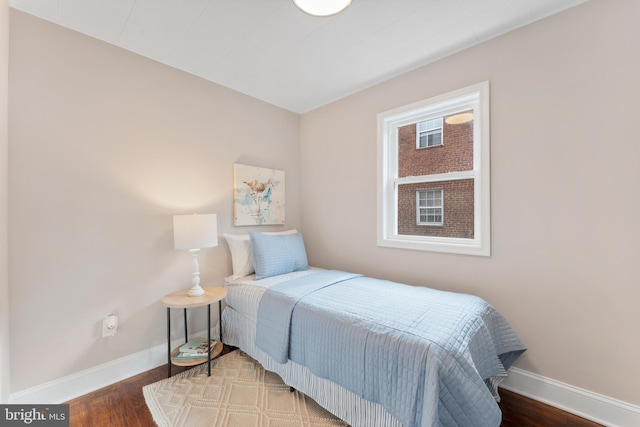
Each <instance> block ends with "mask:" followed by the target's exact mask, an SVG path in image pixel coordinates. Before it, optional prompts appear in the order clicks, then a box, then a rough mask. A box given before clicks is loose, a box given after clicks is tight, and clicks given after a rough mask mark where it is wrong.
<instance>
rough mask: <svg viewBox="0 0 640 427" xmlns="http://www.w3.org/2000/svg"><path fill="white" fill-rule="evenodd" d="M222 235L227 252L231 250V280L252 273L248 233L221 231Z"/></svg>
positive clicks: (251, 256) (251, 252) (251, 255)
mask: <svg viewBox="0 0 640 427" xmlns="http://www.w3.org/2000/svg"><path fill="white" fill-rule="evenodd" d="M297 232H298V230H296V229H293V230H287V231H272V232H264V233H263V234H295V233H297ZM222 237H224V238H225V240H226V241H227V245H229V252H231V265H232V268H233V275H232V276H231V280H232V281H235V280H238V279H239V278H241V277H244V276H248V275H249V274H251V273H253V272H254V271H255V270H254V268H253V251H252V250H251V239H250V238H249V235H248V234H229V233H223V234H222Z"/></svg>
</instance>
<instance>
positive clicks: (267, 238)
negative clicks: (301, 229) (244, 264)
mask: <svg viewBox="0 0 640 427" xmlns="http://www.w3.org/2000/svg"><path fill="white" fill-rule="evenodd" d="M249 238H250V239H251V246H252V249H253V266H254V268H255V270H256V280H260V279H264V278H265V277H271V276H277V275H278V274H286V273H291V272H293V271H301V270H306V269H308V268H309V263H308V261H307V252H306V250H305V248H304V241H303V240H302V234H300V233H294V234H275V235H274V234H272V235H268V234H262V233H249Z"/></svg>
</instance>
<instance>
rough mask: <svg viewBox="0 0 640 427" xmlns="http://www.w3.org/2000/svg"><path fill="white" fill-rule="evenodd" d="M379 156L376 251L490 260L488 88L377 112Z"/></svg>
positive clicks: (479, 85)
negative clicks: (393, 249) (429, 252)
mask: <svg viewBox="0 0 640 427" xmlns="http://www.w3.org/2000/svg"><path fill="white" fill-rule="evenodd" d="M425 148H428V149H425ZM378 158H379V165H378V169H379V170H378V245H379V246H387V247H396V248H404V249H418V250H432V251H439V252H452V253H464V254H473V255H487V256H488V255H490V240H489V239H490V223H489V219H490V206H489V202H490V194H489V190H490V186H489V178H490V174H489V162H490V159H489V82H484V83H480V84H477V85H474V86H471V87H468V88H464V89H461V90H458V91H454V92H451V93H447V94H444V95H441V96H437V97H434V98H430V99H427V100H424V101H420V102H417V103H415V104H412V105H408V106H405V107H400V108H397V109H395V110H392V111H388V112H385V113H381V114H379V115H378Z"/></svg>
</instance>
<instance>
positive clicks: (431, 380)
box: [256, 270, 526, 427]
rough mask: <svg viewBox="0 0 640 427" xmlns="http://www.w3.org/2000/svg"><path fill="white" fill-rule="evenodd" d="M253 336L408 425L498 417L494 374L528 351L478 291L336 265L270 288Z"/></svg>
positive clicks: (486, 421) (483, 422)
mask: <svg viewBox="0 0 640 427" xmlns="http://www.w3.org/2000/svg"><path fill="white" fill-rule="evenodd" d="M256 345H257V346H258V347H259V348H261V349H262V350H264V351H265V352H267V353H268V354H269V355H270V356H271V357H273V358H274V359H275V360H277V361H278V362H280V363H285V362H286V361H287V360H289V359H290V360H292V361H294V362H296V363H298V364H301V365H304V366H306V367H307V368H308V369H309V370H310V371H311V372H313V373H314V374H316V375H318V376H320V377H323V378H326V379H329V380H331V381H333V382H335V383H337V384H339V385H340V386H342V387H344V388H346V389H348V390H350V391H351V392H353V393H355V394H357V395H359V396H361V397H362V398H364V399H366V400H369V401H372V402H375V403H378V404H380V405H382V406H383V407H384V408H385V409H386V410H387V411H388V412H389V413H390V414H392V415H393V416H394V417H396V418H397V419H398V420H399V421H400V422H401V423H402V424H404V425H405V426H407V427H413V426H423V427H426V426H441V425H444V426H482V427H488V426H496V427H497V426H499V425H500V421H501V412H500V408H499V407H498V405H497V403H496V398H497V391H496V384H497V381H496V380H497V379H499V378H501V377H504V376H506V369H508V368H509V367H510V366H511V364H512V363H513V362H514V361H515V360H516V359H517V358H518V357H519V356H520V354H522V353H523V352H524V351H525V350H526V347H525V346H524V345H523V343H522V342H521V341H520V340H519V339H518V337H517V336H516V335H515V333H514V332H513V331H512V329H511V327H510V326H509V324H508V323H507V322H506V320H505V319H504V318H503V317H502V316H501V315H500V314H499V313H498V312H497V311H496V310H495V309H494V308H493V307H492V306H491V305H489V304H488V303H487V302H485V301H484V300H482V299H481V298H478V297H475V296H471V295H466V294H460V293H453V292H443V291H438V290H434V289H430V288H425V287H418V286H409V285H403V284H399V283H394V282H389V281H383V280H378V279H373V278H369V277H363V276H360V275H356V274H352V273H346V272H342V271H336V270H326V271H320V272H317V273H313V274H309V275H306V276H303V277H299V278H296V279H292V280H289V281H287V282H284V283H281V284H278V285H276V286H273V287H271V288H270V289H268V290H267V291H266V292H265V294H264V296H263V297H262V300H261V301H260V305H259V308H258V322H257V336H256Z"/></svg>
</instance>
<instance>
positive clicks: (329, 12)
mask: <svg viewBox="0 0 640 427" xmlns="http://www.w3.org/2000/svg"><path fill="white" fill-rule="evenodd" d="M351 2H352V0H293V4H295V5H296V7H297V8H298V9H300V10H301V11H303V12H304V13H307V14H309V15H312V16H321V17H325V16H333V15H337V14H338V13H340V12H342V11H343V10H345V9H346V8H348V7H349V6H350V5H351Z"/></svg>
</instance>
